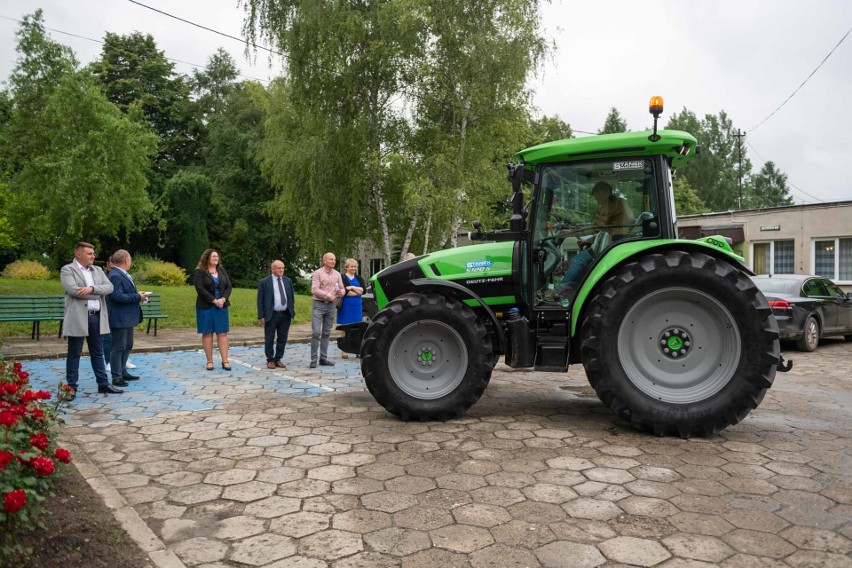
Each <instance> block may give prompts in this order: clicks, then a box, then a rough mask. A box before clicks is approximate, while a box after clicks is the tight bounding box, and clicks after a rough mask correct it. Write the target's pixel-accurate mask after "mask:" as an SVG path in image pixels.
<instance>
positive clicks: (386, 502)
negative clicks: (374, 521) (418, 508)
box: [361, 491, 417, 513]
mask: <svg viewBox="0 0 852 568" xmlns="http://www.w3.org/2000/svg"><path fill="white" fill-rule="evenodd" d="M361 503H362V504H363V505H364V507H366V508H367V509H372V510H375V511H384V512H385V513H396V512H397V511H402V510H403V509H407V508H409V507H411V506H413V505H415V504H416V503H417V498H416V497H415V496H413V495H409V494H407V493H400V492H397V491H379V492H377V493H370V494H367V495H363V496H362V497H361Z"/></svg>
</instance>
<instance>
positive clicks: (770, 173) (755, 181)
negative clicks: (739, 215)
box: [743, 160, 793, 208]
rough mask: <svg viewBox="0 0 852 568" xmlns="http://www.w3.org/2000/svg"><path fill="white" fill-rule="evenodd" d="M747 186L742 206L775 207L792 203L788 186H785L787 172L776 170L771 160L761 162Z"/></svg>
mask: <svg viewBox="0 0 852 568" xmlns="http://www.w3.org/2000/svg"><path fill="white" fill-rule="evenodd" d="M748 188H749V191H748V193H747V199H746V202H745V203H744V204H743V206H744V207H750V208H758V207H777V206H779V205H792V204H793V198H792V197H791V196H790V188H789V187H787V174H785V173H783V172H781V171H780V170H778V169H777V168H776V167H775V163H774V162H773V161H772V160H770V161H768V162H766V163H765V164H763V167H762V168H761V169H760V171H759V172H758V173H756V174H754V175H753V176H751V178H750V179H749V187H748Z"/></svg>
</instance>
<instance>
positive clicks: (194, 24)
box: [127, 0, 290, 59]
mask: <svg viewBox="0 0 852 568" xmlns="http://www.w3.org/2000/svg"><path fill="white" fill-rule="evenodd" d="M127 1H128V2H130V3H131V4H136V5H137V6H141V7H142V8H147V9H148V10H151V11H152V12H157V13H158V14H162V15H163V16H167V17H169V18H173V19H175V20H177V21H179V22H183V23H185V24H189V25H190V26H195V27H196V28H201V29H202V30H206V31H208V32H211V33H214V34H217V35H220V36H222V37H226V38H229V39H233V40H236V41H238V42H240V43H243V44H246V45H250V46H252V47H254V48H255V49H261V50H263V51H268V52H269V53H271V54H273V55H279V56H281V57H283V58H285V59H290V56H289V55H287V54H285V53H281V52H280V51H276V50H274V49H271V48H269V47H266V46H265V45H260V44H257V43H254V42H253V41H248V40H247V39H244V38H240V37H237V36H233V35H231V34H226V33H225V32H220V31H219V30H214V29H213V28H208V27H207V26H203V25H201V24H196V23H195V22H193V21H190V20H187V19H185V18H181V17H180V16H175V15H174V14H169V13H168V12H164V11H163V10H158V9H157V8H154V7H152V6H148V5H147V4H143V3H142V2H138V1H137V0H127Z"/></svg>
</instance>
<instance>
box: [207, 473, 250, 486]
mask: <svg viewBox="0 0 852 568" xmlns="http://www.w3.org/2000/svg"><path fill="white" fill-rule="evenodd" d="M255 475H257V472H256V471H254V470H250V469H229V470H227V471H214V472H213V473H208V474H207V475H206V476H205V477H204V483H207V484H209V485H223V486H228V485H237V484H240V483H246V482H248V481H251V480H252V479H254V477H255Z"/></svg>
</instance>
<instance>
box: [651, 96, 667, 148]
mask: <svg viewBox="0 0 852 568" xmlns="http://www.w3.org/2000/svg"><path fill="white" fill-rule="evenodd" d="M648 110H649V111H651V114H652V115H653V116H654V133H653V134H651V135H650V136H648V140H650V141H651V142H658V141H659V140H660V135H659V134H657V119H658V118H660V115H661V114H662V113H663V97H651V102H650V103H648Z"/></svg>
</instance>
